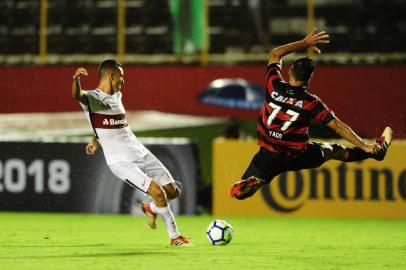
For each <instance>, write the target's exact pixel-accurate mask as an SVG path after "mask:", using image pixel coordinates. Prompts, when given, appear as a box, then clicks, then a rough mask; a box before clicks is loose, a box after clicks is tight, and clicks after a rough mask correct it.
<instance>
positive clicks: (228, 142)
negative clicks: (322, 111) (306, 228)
mask: <svg viewBox="0 0 406 270" xmlns="http://www.w3.org/2000/svg"><path fill="white" fill-rule="evenodd" d="M0 14H1V21H0V65H1V66H0V72H1V74H2V76H1V93H0V96H1V99H0V140H1V143H0V210H5V211H11V210H18V211H21V210H23V211H68V212H97V213H132V214H138V210H137V209H136V207H135V206H136V203H137V202H139V201H141V200H143V199H144V198H143V195H142V194H137V192H135V191H133V190H130V189H128V187H127V186H125V185H124V184H123V183H121V182H120V181H119V180H117V179H113V178H114V176H112V175H111V173H110V172H109V171H108V168H106V166H105V163H104V160H103V157H102V154H101V153H99V154H98V155H97V156H96V157H95V158H88V157H86V156H85V153H84V146H85V144H86V142H87V141H88V139H89V137H90V136H91V128H90V127H89V126H88V123H87V122H86V119H85V116H84V115H83V112H82V111H81V108H80V106H79V105H78V104H77V103H76V102H74V101H73V100H72V98H71V94H70V88H71V83H72V74H73V73H74V71H75V69H76V68H77V67H79V66H84V67H85V68H87V69H88V71H89V76H88V77H87V78H83V80H82V87H83V88H84V89H93V88H95V87H96V84H97V81H98V78H97V65H98V64H99V63H100V62H101V61H103V60H105V59H108V58H114V59H117V60H118V61H120V62H121V63H122V64H123V65H124V67H125V80H126V85H125V87H124V89H123V92H124V99H123V102H124V105H125V107H126V109H127V111H128V114H127V118H128V120H129V123H130V126H131V127H132V128H133V130H134V132H135V134H136V135H137V136H139V137H142V138H143V141H144V142H145V143H146V144H147V145H148V147H149V148H150V149H151V150H152V151H153V152H154V153H155V154H156V155H158V157H159V158H160V159H161V160H162V161H163V162H164V163H165V165H166V166H168V168H169V169H170V170H171V172H172V173H173V174H174V175H175V176H176V177H177V178H178V179H179V180H180V181H181V182H183V184H184V186H185V195H184V196H183V197H182V198H181V199H180V201H179V202H175V204H176V205H175V206H174V208H175V209H176V212H177V213H181V214H202V213H203V214H205V213H209V214H211V213H214V214H219V215H220V214H221V215H223V214H237V215H244V214H247V213H245V212H244V210H241V209H242V208H241V207H240V206H239V205H234V204H233V203H234V202H231V201H230V199H229V198H228V197H227V196H228V195H227V187H228V186H229V185H231V184H232V183H233V182H234V181H235V180H236V179H238V178H239V177H240V175H241V174H242V172H243V171H244V170H245V168H246V166H247V165H248V162H249V161H250V159H251V157H252V155H253V154H254V153H255V151H256V149H257V148H256V145H255V139H256V117H257V114H258V106H257V104H258V98H257V97H255V98H253V95H254V94H253V93H258V91H257V90H258V89H261V88H263V87H264V84H265V70H266V63H267V59H268V53H269V51H270V49H272V48H274V47H276V46H279V45H282V44H284V43H287V42H292V41H296V40H298V39H301V38H303V37H304V36H305V35H306V33H308V32H309V31H311V29H313V27H315V26H316V27H318V28H319V29H323V30H326V31H327V32H328V33H329V34H330V40H331V42H330V44H328V45H327V46H323V45H322V46H320V49H321V50H322V54H320V55H313V54H311V53H310V52H307V51H301V52H297V53H295V54H292V55H289V56H287V57H286V61H285V62H284V64H285V65H284V67H286V68H285V71H286V70H287V67H288V66H289V63H290V62H291V61H292V60H294V59H295V58H296V57H299V56H304V55H309V56H310V57H312V58H314V59H315V61H316V63H317V66H316V73H315V76H314V78H313V79H312V82H311V85H310V89H312V90H311V91H312V92H314V93H315V94H316V95H318V96H319V97H321V98H322V99H323V100H324V101H325V103H326V104H327V105H328V106H329V107H330V108H331V109H332V110H334V111H335V113H336V115H337V116H338V117H339V118H341V119H342V120H343V121H344V122H346V123H348V124H349V125H350V126H351V127H352V128H353V129H354V130H355V131H356V132H358V133H359V134H360V135H362V136H364V137H366V138H369V139H375V138H376V137H377V136H378V135H379V134H380V133H381V132H382V130H383V129H384V127H385V126H391V127H392V128H393V129H394V132H395V134H394V136H395V138H396V139H398V140H399V142H398V143H399V145H396V146H394V148H395V149H398V150H396V153H397V155H398V156H396V157H395V156H393V157H391V156H389V157H388V158H389V161H388V162H386V163H385V164H384V165H381V163H379V165H378V163H368V162H365V163H362V164H357V165H356V166H357V167H354V168H353V167H351V168H347V169H346V170H344V169H341V171H340V169H337V168H342V167H339V166H342V165H340V164H338V163H337V164H335V163H334V164H333V165H331V166H330V167H326V168H325V169H320V171H317V170H310V171H308V172H304V173H303V175H299V174H292V175H290V176H289V175H288V176H287V177H286V176H285V177H282V179H279V180H278V181H274V182H275V183H276V184H275V185H278V186H277V189H279V190H280V193H281V194H280V196H279V197H278V196H277V195H275V194H274V195H272V194H268V193H269V192H268V193H267V192H264V193H263V194H258V195H256V198H257V200H258V201H255V200H254V202H258V203H259V204H260V205H261V207H258V209H260V210H258V211H259V212H256V214H258V215H279V214H292V215H295V214H297V215H304V216H306V215H316V216H319V215H334V213H331V212H329V211H328V209H330V207H331V203H332V202H334V203H336V204H337V205H338V206H339V207H342V208H340V209H342V211H341V210H340V211H341V212H340V211H337V213H339V215H342V216H348V215H350V216H362V215H363V214H362V213H367V214H365V215H367V216H369V215H374V213H375V214H376V215H377V216H380V215H381V216H382V217H385V215H389V216H402V217H406V212H405V210H404V209H406V208H404V206H405V200H406V162H405V159H404V155H403V154H405V150H404V145H403V144H404V143H403V142H402V141H401V140H402V139H404V138H405V137H406V119H405V108H406V99H405V96H404V85H405V84H406V76H405V75H406V46H405V40H406V17H405V16H404V14H406V3H405V1H403V0H387V1H380V0H369V1H365V0H307V1H306V0H150V1H147V0H76V1H68V0H36V1H32V0H1V1H0ZM286 75H287V74H286V73H285V76H286ZM218 79H220V80H222V81H217V83H215V82H214V81H215V80H218ZM240 79H242V80H240ZM219 85H220V87H225V86H227V85H228V86H227V87H229V89H231V90H227V91H228V92H227V93H224V94H218V91H217V92H216V91H212V92H213V93H214V94H213V95H214V96H209V98H207V95H206V94H205V92H207V91H210V89H212V88H216V87H219ZM255 89H257V90H255ZM230 91H231V92H230ZM251 91H252V92H251ZM260 92H261V91H259V94H258V96H259V98H260V97H261V94H260ZM216 93H217V94H216ZM259 103H261V101H259ZM310 135H311V137H312V138H322V139H333V138H337V135H336V134H334V133H332V132H331V131H329V130H327V129H326V128H324V127H321V126H319V125H317V124H314V125H313V126H312V128H311V134H310ZM230 146H231V147H230ZM396 147H399V148H396ZM216 149H217V150H216ZM216 151H217V152H216ZM393 152H394V151H393ZM391 154H392V153H391ZM344 171H348V174H345V175H344V176H343V172H344ZM319 172H321V173H320V175H322V176H320V179H322V180H323V181H322V180H319V178H317V174H318V173H319ZM340 172H341V174H340ZM357 172H358V173H357ZM360 172H361V173H360ZM312 177H313V178H312ZM301 179H302V180H301ZM340 179H341V180H340ZM342 179H344V180H347V182H348V183H350V184H348V186H351V188H349V187H348V186H347V187H346V186H345V185H344V184H343V183H344V182H343V180H342ZM307 183H308V184H307ZM343 185H344V186H343ZM352 187H354V188H352ZM316 190H321V191H320V192H319V193H320V194H319V195H320V196H315V192H316ZM329 190H330V191H329ZM347 191H348V194H347V193H346V192H347ZM323 192H324V193H323ZM343 192H344V193H343ZM216 194H217V195H216ZM329 194H330V195H329ZM316 195H317V194H316ZM312 196H313V197H312ZM276 198H279V199H276ZM276 200H278V203H276V204H277V205H279V206H280V204H281V203H282V201H284V203H286V204H285V207H282V208H281V207H279V208H278V207H275V201H276ZM67 201H69V202H70V203H69V204H68V203H66V202H67ZM305 201H306V203H307V205H313V204H312V203H319V204H314V205H315V207H314V209H315V208H318V209H325V210H320V211H319V212H317V211H316V210H314V209H313V208H312V209H310V210H303V208H300V209H299V208H296V209H295V206H291V207H290V206H289V207H288V206H287V205H296V206H297V205H298V202H302V203H303V202H305ZM348 201H353V202H354V201H355V202H356V207H359V208H356V210H354V212H351V213H350V212H349V211H348V209H355V208H354V205H353V204H348ZM377 202H381V203H382V204H379V205H378V206H377V205H376V204H375V203H377ZM221 205H223V206H224V205H227V207H228V208H224V207H223V208H222V207H221ZM316 206H317V207H316ZM323 207H324V208H323ZM374 207H375V208H374ZM236 208H238V209H240V210H236ZM310 208H311V207H310ZM278 209H279V210H278ZM281 209H285V210H286V209H291V210H290V211H283V210H281ZM292 209H295V210H292ZM365 209H370V210H371V211H366V212H365V211H364V210H365ZM388 209H389V210H388ZM399 209H403V210H399ZM377 210H379V211H377ZM323 211H324V212H323Z"/></svg>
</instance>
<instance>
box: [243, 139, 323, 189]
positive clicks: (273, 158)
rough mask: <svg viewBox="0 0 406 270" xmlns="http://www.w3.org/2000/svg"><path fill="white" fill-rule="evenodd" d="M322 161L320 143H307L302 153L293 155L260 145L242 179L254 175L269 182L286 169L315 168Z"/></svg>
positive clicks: (321, 145)
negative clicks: (273, 150) (272, 150)
mask: <svg viewBox="0 0 406 270" xmlns="http://www.w3.org/2000/svg"><path fill="white" fill-rule="evenodd" d="M324 162H325V159H324V152H323V144H321V143H314V142H313V143H309V145H308V147H307V149H306V150H305V151H304V152H303V153H300V154H297V155H295V156H288V155H286V154H285V153H274V152H271V151H268V150H266V149H265V148H262V147H261V148H260V149H259V151H258V153H256V154H255V156H254V157H253V158H252V160H251V163H250V165H249V166H248V168H247V170H246V171H245V173H244V175H243V176H242V179H247V178H248V177H250V176H255V177H258V178H260V179H263V180H265V181H266V182H267V183H269V182H271V180H272V179H273V178H274V177H275V176H276V175H278V174H281V173H284V172H287V171H298V170H301V169H309V168H317V167H320V166H321V165H322V164H323V163H324Z"/></svg>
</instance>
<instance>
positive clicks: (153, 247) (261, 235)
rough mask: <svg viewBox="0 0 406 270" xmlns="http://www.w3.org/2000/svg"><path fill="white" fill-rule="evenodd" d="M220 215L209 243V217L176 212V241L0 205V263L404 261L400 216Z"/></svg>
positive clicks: (400, 265) (156, 265)
mask: <svg viewBox="0 0 406 270" xmlns="http://www.w3.org/2000/svg"><path fill="white" fill-rule="evenodd" d="M221 218H223V219H226V220H227V221H229V222H230V223H231V224H232V226H233V227H234V231H235V234H234V238H233V240H232V241H231V243H230V244H229V245H228V246H219V247H214V246H210V244H209V242H208V240H207V239H206V236H205V231H206V227H207V225H208V224H209V223H210V221H212V220H213V219H214V217H211V216H198V217H193V216H190V217H189V216H180V217H177V222H178V225H179V227H180V229H181V231H182V232H183V233H184V234H185V235H187V236H189V237H191V238H192V241H193V243H194V244H195V246H194V247H190V248H185V247H183V248H181V247H171V246H169V241H168V237H167V235H166V230H165V229H164V227H163V224H162V222H161V221H160V222H159V224H158V226H159V227H158V229H156V230H151V229H149V228H148V227H147V225H146V219H144V218H143V217H132V216H120V215H117V216H107V215H105V216H102V215H79V214H27V213H0V269H2V270H8V269H12V270H14V269H41V270H45V269H75V270H85V269H92V270H94V269H114V270H121V269H137V270H138V269H149V270H151V269H193V270H196V269H222V270H223V269H233V270H237V269H368V270H371V269H406V221H405V220H348V219H320V218H319V219H311V218H265V217H257V218H248V217H221Z"/></svg>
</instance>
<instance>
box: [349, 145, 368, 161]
mask: <svg viewBox="0 0 406 270" xmlns="http://www.w3.org/2000/svg"><path fill="white" fill-rule="evenodd" d="M347 150H348V158H347V160H346V162H352V161H359V160H364V159H367V158H370V157H372V154H369V153H367V152H365V151H364V150H362V149H361V148H358V147H354V148H347Z"/></svg>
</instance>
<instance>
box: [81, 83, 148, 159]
mask: <svg viewBox="0 0 406 270" xmlns="http://www.w3.org/2000/svg"><path fill="white" fill-rule="evenodd" d="M86 94H87V99H88V104H87V105H83V104H82V103H80V105H81V106H82V108H83V109H84V110H85V113H86V117H87V119H88V120H89V123H90V125H91V126H92V128H93V131H94V134H95V136H96V138H97V141H98V142H99V144H100V145H101V147H102V148H103V152H104V156H105V158H106V161H107V164H108V165H113V164H117V163H125V162H132V161H136V160H139V159H141V158H143V157H144V156H145V155H146V154H148V153H149V150H148V149H147V148H146V147H145V146H144V145H143V144H142V143H141V142H140V141H139V140H138V139H137V137H136V136H135V135H134V134H133V133H132V131H131V129H130V127H129V126H128V123H127V120H126V118H125V109H124V106H123V103H122V102H121V97H122V93H121V92H120V91H118V92H116V93H114V94H113V95H109V94H106V93H104V92H103V91H100V90H99V89H95V90H90V91H86Z"/></svg>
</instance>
